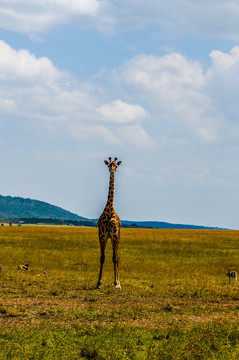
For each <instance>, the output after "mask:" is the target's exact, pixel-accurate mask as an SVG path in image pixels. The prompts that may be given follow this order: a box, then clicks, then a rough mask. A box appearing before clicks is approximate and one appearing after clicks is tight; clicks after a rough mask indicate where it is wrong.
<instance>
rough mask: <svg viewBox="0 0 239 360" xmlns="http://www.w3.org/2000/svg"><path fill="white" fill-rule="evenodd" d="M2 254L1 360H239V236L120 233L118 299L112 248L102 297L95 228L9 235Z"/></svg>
mask: <svg viewBox="0 0 239 360" xmlns="http://www.w3.org/2000/svg"><path fill="white" fill-rule="evenodd" d="M0 249H1V250H0V263H2V265H3V271H1V272H0V325H1V331H0V359H21V360H24V359H101V360H102V359H119V360H123V359H125V360H126V359H135V360H141V359H150V360H151V359H174V360H175V359H178V360H179V359H180V360H181V359H224V360H225V359H238V357H239V316H238V315H239V287H238V285H237V284H236V283H235V282H231V283H230V284H229V281H228V278H227V276H226V272H227V268H231V269H233V270H239V231H226V230H225V231H224V230H160V229H154V230H153V229H122V233H121V241H120V246H119V275H120V281H121V285H122V290H121V291H120V290H117V289H114V286H113V264H112V248H111V244H110V241H109V243H108V244H107V249H106V261H105V266H104V270H103V285H102V287H101V289H95V286H96V283H97V278H98V271H99V258H100V248H99V243H98V235H97V229H95V228H84V227H83V228H79V227H61V226H58V227H53V226H52V227H50V226H21V227H17V226H12V227H9V226H3V227H1V230H0ZM25 263H29V270H28V271H24V270H21V271H17V267H18V265H19V264H25ZM44 270H45V272H44Z"/></svg>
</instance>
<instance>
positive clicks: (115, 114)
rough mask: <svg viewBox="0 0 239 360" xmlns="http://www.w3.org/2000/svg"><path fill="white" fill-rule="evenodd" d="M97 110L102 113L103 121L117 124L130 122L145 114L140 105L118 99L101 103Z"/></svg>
mask: <svg viewBox="0 0 239 360" xmlns="http://www.w3.org/2000/svg"><path fill="white" fill-rule="evenodd" d="M97 111H98V112H99V113H100V114H101V115H102V119H103V121H107V122H111V123H118V124H127V123H131V122H134V121H138V120H140V119H143V118H145V117H146V116H147V114H146V111H145V110H144V109H143V108H142V106H139V105H137V104H126V103H124V102H123V101H121V100H119V99H118V100H115V101H113V102H112V103H110V104H103V105H101V106H100V107H99V108H98V109H97Z"/></svg>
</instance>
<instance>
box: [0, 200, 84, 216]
mask: <svg viewBox="0 0 239 360" xmlns="http://www.w3.org/2000/svg"><path fill="white" fill-rule="evenodd" d="M20 218H38V219H64V220H76V221H81V220H83V221H87V220H88V219H86V218H84V217H81V216H79V215H77V214H73V213H71V212H70V211H67V210H64V209H62V208H60V207H58V206H54V205H50V204H48V203H46V202H43V201H39V200H32V199H24V198H21V197H12V196H2V195H0V219H1V220H9V219H20Z"/></svg>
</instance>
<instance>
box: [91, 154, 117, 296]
mask: <svg viewBox="0 0 239 360" xmlns="http://www.w3.org/2000/svg"><path fill="white" fill-rule="evenodd" d="M117 160H118V159H117V158H115V159H114V160H112V158H111V157H109V161H107V160H105V161H104V162H105V164H106V165H107V166H108V169H109V172H110V184H109V192H108V199H107V203H106V206H105V208H104V211H103V212H102V214H101V216H100V217H99V220H98V232H99V242H100V250H101V257H100V273H99V278H98V282H97V285H96V288H100V286H101V283H102V272H103V265H104V261H105V247H106V244H107V240H108V239H111V243H112V248H113V258H112V260H113V264H114V286H115V288H116V289H121V285H120V281H119V275H118V246H119V241H120V228H121V220H120V218H119V216H118V214H117V213H116V211H115V209H114V204H113V202H114V176H115V172H116V169H117V167H118V166H119V165H120V164H121V161H117Z"/></svg>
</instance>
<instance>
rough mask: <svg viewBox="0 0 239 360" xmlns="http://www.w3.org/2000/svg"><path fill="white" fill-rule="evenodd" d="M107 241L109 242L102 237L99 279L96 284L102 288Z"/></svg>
mask: <svg viewBox="0 0 239 360" xmlns="http://www.w3.org/2000/svg"><path fill="white" fill-rule="evenodd" d="M106 243H107V239H106V238H103V237H100V251H101V256H100V272H99V278H98V281H97V285H96V289H100V287H101V283H102V272H103V265H104V262H105V247H106Z"/></svg>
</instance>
